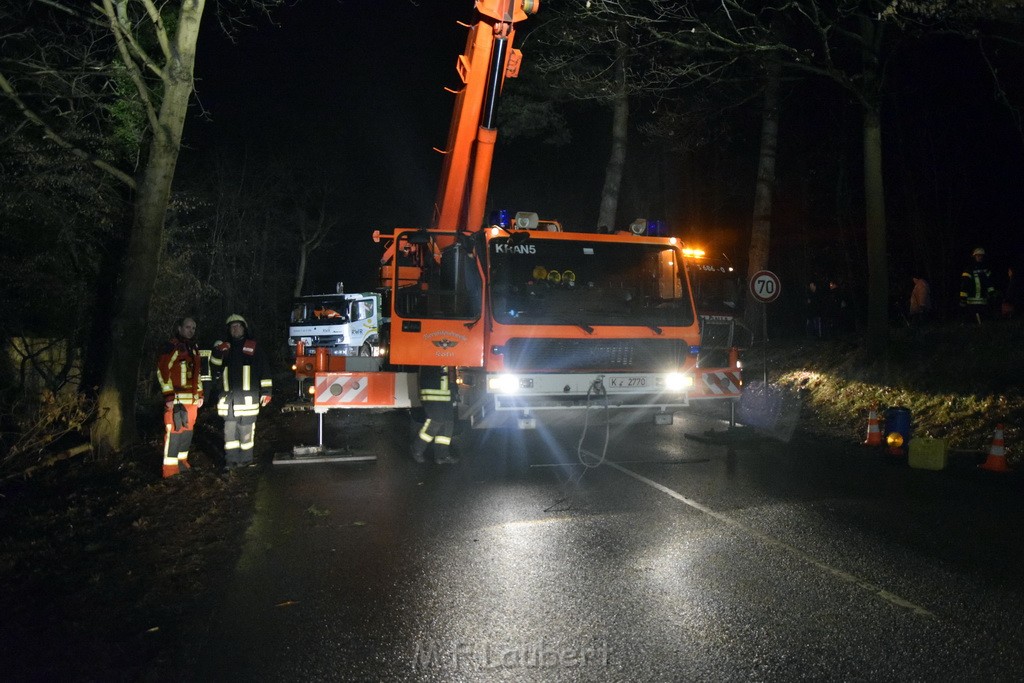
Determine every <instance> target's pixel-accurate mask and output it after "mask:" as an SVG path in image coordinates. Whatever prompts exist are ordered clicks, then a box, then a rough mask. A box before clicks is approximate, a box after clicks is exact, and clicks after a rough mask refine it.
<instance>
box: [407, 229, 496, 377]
mask: <svg viewBox="0 0 1024 683" xmlns="http://www.w3.org/2000/svg"><path fill="white" fill-rule="evenodd" d="M438 234H441V235H443V236H444V237H445V238H446V239H445V240H444V242H445V243H447V246H445V247H444V248H443V249H442V248H440V247H439V246H438V244H437V242H436V241H435V236H436V235H438ZM453 236H454V237H455V238H456V239H454V240H453V239H452V237H453ZM396 240H397V245H396V246H397V247H398V253H409V254H413V255H414V256H413V257H414V258H415V259H416V261H417V265H418V266H419V271H420V275H419V277H418V279H417V281H416V282H414V283H412V284H402V285H401V286H400V283H399V280H398V274H399V269H398V268H395V269H394V275H393V278H394V279H393V280H392V282H391V286H392V291H393V292H394V296H393V297H392V321H391V351H390V355H391V363H393V364H395V365H455V366H462V367H482V366H483V361H484V324H483V322H482V319H483V305H484V304H483V301H484V297H483V275H482V272H481V270H480V258H479V255H480V253H481V252H480V249H479V247H478V244H479V239H477V238H476V237H473V236H469V235H465V234H462V235H454V233H437V232H428V231H425V230H419V231H405V232H402V233H400V234H399V235H398V236H397V237H396Z"/></svg>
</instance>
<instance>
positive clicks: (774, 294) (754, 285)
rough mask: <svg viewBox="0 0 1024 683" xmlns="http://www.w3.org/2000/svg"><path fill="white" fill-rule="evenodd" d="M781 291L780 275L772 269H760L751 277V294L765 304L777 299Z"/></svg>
mask: <svg viewBox="0 0 1024 683" xmlns="http://www.w3.org/2000/svg"><path fill="white" fill-rule="evenodd" d="M781 293H782V285H781V284H780V283H779V276H778V275H776V274H775V273H773V272H772V271H770V270H759V271H757V272H756V273H754V277H752V278H750V294H751V296H753V297H754V298H755V299H757V300H758V301H760V302H761V303H763V304H770V303H771V302H773V301H775V300H776V299H778V298H779V294H781Z"/></svg>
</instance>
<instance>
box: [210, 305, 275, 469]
mask: <svg viewBox="0 0 1024 683" xmlns="http://www.w3.org/2000/svg"><path fill="white" fill-rule="evenodd" d="M225 324H226V325H227V328H228V334H229V335H230V339H229V340H228V341H224V342H222V341H218V342H217V343H215V344H214V347H213V355H212V357H211V358H210V364H211V365H212V366H213V370H214V382H216V383H217V386H219V388H220V391H221V394H220V399H219V400H218V401H217V414H218V415H220V416H221V417H223V418H224V464H225V467H226V468H227V469H229V470H232V469H235V468H237V467H248V466H249V465H252V464H254V463H253V446H254V444H255V436H256V417H257V416H258V415H259V412H260V408H261V407H266V406H268V405H270V395H271V391H272V390H273V382H272V380H271V377H270V371H269V369H268V365H267V360H266V356H264V354H263V350H262V348H261V347H260V346H259V345H257V343H256V340H255V339H253V338H252V337H250V336H249V329H248V325H247V324H246V322H245V318H243V317H242V316H240V315H238V314H234V315H231V316H228V319H227V320H226V321H225Z"/></svg>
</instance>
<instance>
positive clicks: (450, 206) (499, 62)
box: [433, 0, 540, 246]
mask: <svg viewBox="0 0 1024 683" xmlns="http://www.w3.org/2000/svg"><path fill="white" fill-rule="evenodd" d="M475 5H476V11H477V14H478V15H479V16H478V18H477V21H476V23H475V24H473V25H472V26H470V30H469V37H468V39H467V41H466V51H465V53H464V54H462V55H460V56H459V61H458V64H457V65H456V71H457V72H458V75H459V78H460V80H461V81H462V87H461V88H460V89H459V90H458V91H457V93H456V98H455V110H454V113H453V114H452V123H451V128H450V129H449V131H448V143H447V147H446V148H445V149H444V150H442V151H443V152H444V155H445V158H444V165H443V167H442V170H441V181H440V184H439V186H438V192H437V203H436V204H435V206H434V224H433V227H434V228H437V229H440V230H458V231H460V232H461V231H475V230H479V229H480V228H481V227H482V226H483V219H484V210H485V206H486V202H487V187H488V184H489V182H490V177H491V161H492V159H493V156H494V143H495V141H496V140H497V137H498V131H497V128H496V124H495V116H496V111H497V107H498V95H499V94H500V93H501V88H502V85H503V84H504V82H505V79H506V78H514V77H516V76H517V75H518V73H519V64H520V61H521V58H522V55H521V53H520V52H519V50H516V49H514V48H512V40H513V38H514V37H515V25H516V24H517V23H518V22H521V21H524V20H525V19H526V18H527V16H528V15H530V14H534V13H536V11H537V10H538V9H539V7H540V0H476V3H475ZM442 246H443V245H442Z"/></svg>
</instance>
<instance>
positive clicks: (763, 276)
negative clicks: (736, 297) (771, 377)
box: [748, 270, 782, 392]
mask: <svg viewBox="0 0 1024 683" xmlns="http://www.w3.org/2000/svg"><path fill="white" fill-rule="evenodd" d="M748 287H749V289H750V294H751V296H753V297H754V298H755V299H757V300H758V301H760V302H761V305H763V306H764V315H763V316H762V321H761V322H762V323H763V327H762V328H761V329H762V332H763V334H764V388H765V392H767V391H768V304H770V303H771V302H773V301H775V300H776V299H778V298H779V294H781V293H782V283H781V282H779V276H778V275H776V274H775V273H773V272H772V271H770V270H759V271H757V272H756V273H754V276H753V277H752V278H750V282H749V283H748Z"/></svg>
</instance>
